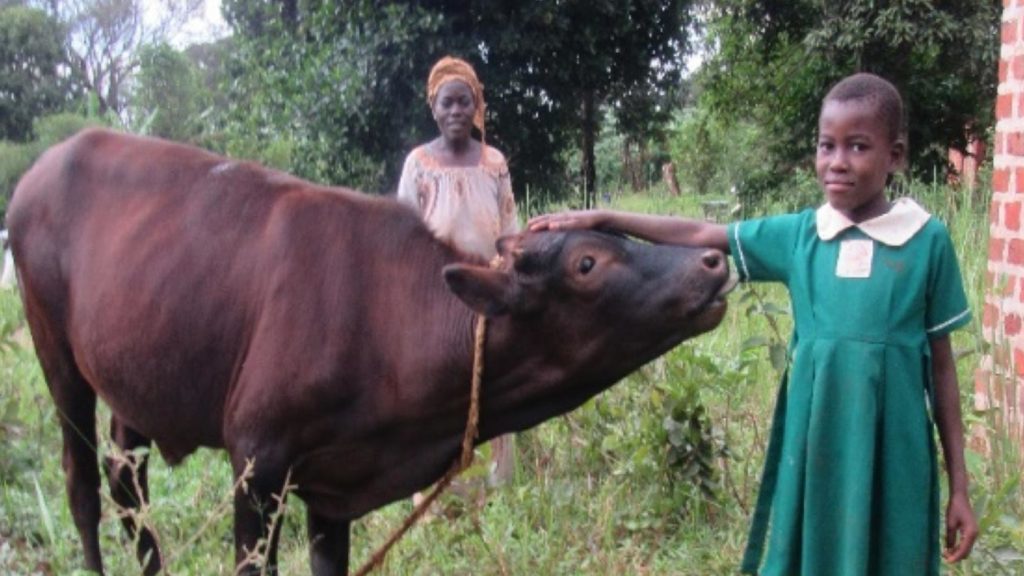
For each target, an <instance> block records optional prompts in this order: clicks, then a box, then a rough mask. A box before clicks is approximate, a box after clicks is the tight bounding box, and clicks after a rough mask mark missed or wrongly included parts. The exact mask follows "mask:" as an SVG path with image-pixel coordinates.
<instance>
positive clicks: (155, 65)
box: [132, 43, 209, 142]
mask: <svg viewBox="0 0 1024 576" xmlns="http://www.w3.org/2000/svg"><path fill="white" fill-rule="evenodd" d="M136 82H137V88H136V89H135V90H134V94H133V98H132V106H133V108H134V109H135V111H136V112H137V116H138V118H137V121H138V122H139V124H140V125H145V127H146V130H144V131H145V132H147V133H149V134H152V135H154V136H159V137H161V138H168V139H170V140H177V141H180V142H193V141H195V140H196V138H197V137H198V136H199V135H200V133H201V131H202V124H201V117H202V115H203V111H204V109H205V108H206V103H207V101H208V100H209V98H208V97H207V94H206V92H205V90H204V87H203V85H202V84H201V83H200V79H199V74H198V72H197V70H196V69H195V66H193V64H192V63H191V62H190V61H189V59H188V57H186V56H185V55H184V54H182V53H181V52H178V51H177V50H175V49H174V48H172V47H171V46H170V45H168V44H166V43H162V44H156V45H153V46H145V47H143V48H142V49H141V50H140V52H139V72H138V75H137V78H136Z"/></svg>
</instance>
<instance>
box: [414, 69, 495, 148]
mask: <svg viewBox="0 0 1024 576" xmlns="http://www.w3.org/2000/svg"><path fill="white" fill-rule="evenodd" d="M451 80H461V81H462V82H465V83H466V85H467V86H469V90H470V92H472V93H473V103H474V104H476V113H475V114H474V115H473V126H476V129H477V130H479V131H480V138H481V140H482V139H483V137H484V108H485V107H486V104H484V86H483V84H481V83H480V80H479V79H477V77H476V71H475V70H473V67H472V66H470V65H469V62H466V61H465V60H462V59H460V58H452V57H451V56H445V57H444V58H441V59H440V60H438V61H437V63H436V64H434V67H433V68H431V69H430V76H429V77H428V78H427V102H428V103H430V107H431V108H433V107H434V100H435V99H437V92H438V91H439V90H440V89H441V86H442V85H443V84H444V83H445V82H448V81H451Z"/></svg>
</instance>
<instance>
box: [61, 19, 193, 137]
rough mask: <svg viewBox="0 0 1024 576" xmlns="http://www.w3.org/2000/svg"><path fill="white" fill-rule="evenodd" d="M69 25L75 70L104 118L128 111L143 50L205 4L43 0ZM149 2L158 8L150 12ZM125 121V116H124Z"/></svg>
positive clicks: (70, 57) (68, 44)
mask: <svg viewBox="0 0 1024 576" xmlns="http://www.w3.org/2000/svg"><path fill="white" fill-rule="evenodd" d="M43 1H44V2H45V3H46V4H47V6H48V7H49V9H50V11H51V13H52V14H54V15H56V16H57V17H58V19H59V20H60V21H61V22H62V23H64V25H65V27H66V29H67V32H68V36H67V40H66V45H65V48H66V50H67V54H68V60H69V62H70V65H71V67H72V70H73V71H74V72H75V73H76V74H77V76H78V78H79V79H80V81H81V82H82V83H83V84H84V85H85V86H86V88H87V89H88V91H89V92H90V93H91V94H92V95H94V96H95V97H96V99H97V102H98V104H99V112H100V114H106V113H107V112H108V111H109V112H113V113H114V114H117V115H120V114H122V113H124V111H125V102H126V98H125V94H124V86H125V83H126V82H127V81H128V79H129V78H130V77H131V75H132V74H133V73H134V72H135V71H136V69H137V68H138V65H139V49H140V48H141V47H142V46H145V45H147V44H156V43H159V42H162V41H164V40H166V39H167V38H168V35H169V34H170V32H171V30H173V29H174V28H175V27H177V26H180V25H181V24H182V23H184V22H185V21H187V20H188V19H189V18H191V17H192V16H193V15H194V14H195V13H196V11H197V10H198V9H199V8H200V7H201V4H202V0H160V1H159V2H158V3H156V4H154V3H153V2H148V3H147V2H146V1H145V0H60V1H58V0H43ZM147 4H148V5H150V7H151V8H152V7H153V6H156V7H158V8H159V9H158V10H153V9H150V10H149V15H151V16H152V18H147V17H146V15H147V10H146V8H147ZM122 119H123V118H122Z"/></svg>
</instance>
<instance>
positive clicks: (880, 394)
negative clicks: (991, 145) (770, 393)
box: [529, 74, 978, 576]
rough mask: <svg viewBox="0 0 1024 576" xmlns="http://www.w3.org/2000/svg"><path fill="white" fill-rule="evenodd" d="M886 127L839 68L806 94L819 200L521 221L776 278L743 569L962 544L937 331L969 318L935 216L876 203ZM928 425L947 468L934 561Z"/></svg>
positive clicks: (968, 522)
mask: <svg viewBox="0 0 1024 576" xmlns="http://www.w3.org/2000/svg"><path fill="white" fill-rule="evenodd" d="M902 126H903V104H902V100H901V98H900V95H899V93H898V92H897V91H896V89H895V87H893V86H892V84H890V83H889V82H887V81H885V80H883V79H882V78H879V77H878V76H874V75H871V74H855V75H853V76H850V77H848V78H846V79H844V80H842V81H840V82H839V83H838V84H836V85H835V86H834V87H833V88H832V90H831V91H829V93H828V94H827V95H826V96H825V99H824V101H823V103H822V107H821V112H820V116H819V120H818V131H819V134H818V149H817V157H816V162H815V164H816V169H817V174H818V182H819V184H820V185H821V187H822V190H823V191H824V193H825V200H826V203H825V204H824V205H823V206H821V207H820V208H818V209H817V210H806V211H804V212H801V213H799V214H789V215H783V216H776V217H769V218H763V219H758V220H751V221H745V222H738V223H735V224H731V225H729V226H722V225H716V224H711V223H707V222H702V221H697V220H689V219H683V218H672V217H659V216H644V215H638V214H629V213H621V212H606V211H592V212H579V213H565V214H555V215H546V216H540V217H538V218H535V219H534V220H532V221H531V222H530V224H529V228H530V229H531V230H545V229H548V230H558V229H565V228H578V227H591V228H608V229H615V230H620V231H623V232H626V233H628V234H632V235H635V236H638V237H641V238H645V239H647V240H650V241H653V242H662V243H676V244H686V245H700V246H712V247H716V248H719V249H722V250H726V251H729V253H730V254H732V257H733V260H734V262H735V265H736V268H737V270H738V272H739V274H740V277H741V279H742V280H747V281H752V280H763V281H776V282H782V283H784V284H785V285H786V287H787V288H788V290H789V293H790V298H791V299H792V307H793V318H794V329H793V335H792V340H791V342H790V347H789V351H790V352H789V354H790V358H789V359H790V363H789V370H788V374H787V377H786V378H784V380H783V382H782V386H781V389H780V391H779V396H778V400H777V404H776V409H775V416H774V422H773V425H772V434H771V439H770V441H769V445H768V451H767V456H766V462H765V468H764V472H763V476H762V483H761V491H760V494H759V497H758V504H757V508H756V510H755V512H754V515H753V519H752V527H751V532H750V538H749V540H748V544H747V551H746V554H745V556H744V560H743V566H742V570H743V572H744V573H748V574H755V573H758V572H760V574H762V575H763V576H793V575H806V576H829V575H841V576H908V575H909V576H918V575H928V576H933V575H937V574H938V573H939V564H940V556H944V557H945V559H946V560H947V561H949V562H956V561H959V560H961V559H963V558H965V557H966V556H967V555H968V554H969V553H970V550H971V547H972V546H973V544H974V540H975V539H976V537H977V534H978V527H977V522H976V520H975V518H974V513H973V511H972V510H971V505H970V502H969V499H968V490H967V472H966V468H965V465H964V447H963V444H964V437H963V424H962V422H961V417H960V397H959V393H958V389H957V378H956V371H955V365H954V362H953V354H952V349H951V346H950V341H949V333H950V332H951V331H952V330H953V329H955V328H958V327H960V326H963V325H964V324H966V323H967V322H968V321H969V320H970V311H969V309H968V307H967V300H966V297H965V295H964V291H963V287H962V282H961V279H960V271H959V267H958V264H957V261H956V256H955V254H954V252H953V245H952V242H951V240H950V238H949V234H948V232H947V230H946V228H945V226H944V225H943V224H942V223H940V222H939V221H938V220H936V219H934V218H932V217H931V216H930V215H929V214H928V213H927V212H925V211H924V209H923V208H921V207H920V206H919V205H917V204H916V203H914V202H913V201H911V200H909V199H906V198H903V199H900V200H897V201H895V202H890V201H889V200H887V199H886V194H885V187H886V183H887V181H888V179H889V177H890V175H891V174H892V173H893V172H895V171H896V170H898V169H900V167H901V165H902V163H903V161H904V158H905V155H906V144H905V140H904V138H903V130H902ZM932 418H934V421H935V424H936V426H937V428H938V432H939V438H940V441H941V443H942V448H943V454H944V457H945V462H946V468H947V472H948V478H949V501H948V503H947V506H946V535H945V551H944V553H943V552H942V551H941V550H940V543H939V532H940V529H939V486H938V480H937V479H938V463H937V461H936V454H935V447H934V443H933V439H932V438H933V437H932V430H931V419H932ZM769 524H770V526H771V530H770V534H768V532H769V530H768V528H769ZM766 535H768V550H767V554H766V555H765V558H764V563H763V565H762V564H761V556H762V550H763V548H764V540H765V537H766Z"/></svg>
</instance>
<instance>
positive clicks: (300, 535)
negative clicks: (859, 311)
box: [0, 183, 1024, 576]
mask: <svg viewBox="0 0 1024 576" xmlns="http://www.w3.org/2000/svg"><path fill="white" fill-rule="evenodd" d="M901 193H906V194H909V195H912V196H914V197H915V198H917V199H918V200H919V201H921V202H922V203H923V204H924V205H925V206H927V207H928V208H929V209H930V210H932V211H933V212H935V213H936V214H938V215H939V216H940V217H941V218H943V219H944V220H945V221H946V222H947V223H948V224H949V225H950V229H951V232H952V235H953V238H954V242H955V244H956V247H957V250H958V253H959V255H960V258H961V265H962V272H963V276H964V280H965V285H966V286H967V289H968V292H969V297H970V300H971V304H972V308H973V309H974V310H975V311H976V317H975V321H974V323H973V324H972V325H971V326H970V328H968V329H965V330H961V331H958V332H957V333H955V335H954V340H953V341H954V347H955V350H956V352H957V358H958V372H959V376H960V383H961V388H962V390H963V407H964V411H965V415H966V418H967V420H968V424H969V425H971V426H972V427H975V428H976V429H980V430H982V431H984V432H985V434H986V436H987V437H988V438H989V440H990V446H992V447H993V449H992V451H991V452H990V453H989V454H983V453H981V452H977V451H975V449H973V448H972V451H971V452H970V454H969V455H968V456H969V457H968V464H969V471H970V474H971V480H972V495H973V501H974V503H975V506H976V508H977V509H978V513H979V517H980V518H981V519H982V522H983V526H984V529H985V531H984V534H983V536H982V538H981V540H980V541H979V543H978V545H977V547H976V549H975V553H974V554H973V555H972V557H971V558H970V559H969V560H967V561H966V562H963V563H961V564H959V565H957V566H955V567H954V568H953V569H952V570H951V573H952V574H956V575H974V574H1020V573H1024V560H1022V554H1024V528H1022V524H1021V518H1022V517H1024V516H1022V513H1024V494H1022V490H1021V487H1020V485H1019V484H1018V483H1017V478H1019V475H1020V470H1021V468H1020V459H1019V458H1018V452H1017V450H1016V448H1015V447H1013V446H1012V445H1011V444H1010V443H1009V441H1008V440H1007V438H1008V435H1009V433H1008V431H1007V430H1006V427H1005V424H1004V423H1003V422H1002V421H1001V420H1000V419H999V418H998V416H997V414H995V413H994V412H991V411H976V410H974V404H973V394H972V390H973V382H974V371H975V368H976V367H977V366H978V364H979V362H980V358H981V356H982V354H983V353H984V352H985V350H986V344H985V341H984V339H983V338H982V331H981V326H980V310H981V309H982V308H981V306H982V302H983V297H984V289H985V285H984V279H985V270H986V263H985V257H986V252H987V251H986V250H984V249H982V247H984V246H987V235H988V225H987V206H988V204H987V199H986V198H985V195H984V194H980V195H979V196H976V197H965V196H964V195H963V194H961V193H960V192H958V191H955V190H951V189H949V188H947V187H944V186H935V187H931V186H922V185H919V184H916V183H910V184H907V185H906V186H905V187H904V188H903V189H901ZM709 199H716V200H717V199H722V200H729V201H732V199H730V198H709V197H692V196H689V197H683V198H673V197H669V196H665V195H662V194H655V195H626V196H619V197H616V198H614V199H613V200H612V203H613V205H614V206H616V207H620V208H624V209H629V210H637V211H646V212H657V213H663V214H678V215H691V216H695V215H698V216H699V215H700V214H701V213H702V207H701V204H702V202H704V201H706V200H709ZM533 208H534V210H535V211H541V210H551V209H557V208H558V207H552V206H536V207H533ZM776 208H778V209H781V208H784V207H768V208H765V209H764V210H765V211H777V210H776ZM746 215H748V216H749V215H752V214H749V213H748V214H746ZM787 310H788V301H787V298H786V295H785V293H784V291H783V290H782V289H781V288H779V287H774V286H766V287H758V288H757V291H756V292H750V291H748V290H746V289H743V290H741V291H740V292H739V293H738V294H736V295H734V297H733V298H732V302H731V310H730V312H729V313H728V315H727V316H726V319H725V320H724V322H723V325H722V326H721V327H720V328H719V329H718V330H716V331H714V332H712V333H710V334H706V335H704V336H701V337H699V338H696V339H694V340H691V341H688V342H686V343H684V344H683V345H681V346H679V347H678V348H676V349H675V350H673V351H671V352H670V353H668V354H667V355H665V356H664V357H662V358H660V359H658V360H656V361H654V362H652V363H650V364H649V365H647V366H645V367H643V368H642V369H641V370H639V371H638V372H637V373H635V374H634V375H632V376H630V377H629V378H627V379H625V380H624V381H623V382H622V383H620V384H619V385H617V386H615V387H613V388H612V389H611V390H609V391H608V392H606V393H604V394H602V395H601V396H599V397H597V398H596V399H594V400H592V401H590V402H588V403H587V404H586V405H585V406H583V407H582V408H580V409H579V410H576V411H574V412H573V413H571V414H569V415H566V416H564V417H561V418H557V419H554V420H552V421H550V422H548V423H545V424H543V425H541V426H539V427H537V428H535V429H533V430H530V431H528V432H525V433H522V434H520V435H519V440H518V442H517V447H518V464H517V470H516V474H515V477H514V478H513V479H512V481H511V482H509V483H508V484H507V485H506V486H504V487H502V488H500V489H497V490H494V491H491V492H490V493H489V494H487V497H486V498H484V499H482V500H477V499H463V498H459V497H454V496H446V497H445V498H444V499H443V500H442V504H441V507H440V510H439V514H438V515H437V516H435V517H434V519H433V520H431V521H429V522H426V523H424V524H422V525H421V526H418V527H416V528H414V529H413V530H412V531H411V532H410V534H409V535H408V536H406V538H405V539H403V540H402V541H401V542H399V544H398V545H397V546H396V547H395V549H394V550H393V551H392V553H391V554H390V556H389V557H388V559H387V560H386V562H385V564H384V566H383V568H382V569H381V570H380V573H381V574H388V575H402V576H405V575H442V574H443V575H447V574H457V575H463V574H466V575H469V574H473V575H478V574H484V575H488V574H495V575H505V574H517V575H520V574H536V575H562V574H565V575H577V574H587V575H609V576H611V575H616V576H618V575H621V574H640V575H643V574H659V575H660V574H665V575H681V576H687V575H693V576H697V575H701V576H706V575H719V574H722V575H725V574H735V573H736V568H737V566H738V564H739V559H740V555H741V554H742V549H743V545H744V542H745V538H746V532H747V527H748V521H749V514H750V510H751V508H752V505H753V501H754V496H755V494H756V491H757V488H758V481H759V475H760V469H761V463H762V461H763V458H764V449H765V443H766V440H767V435H768V432H767V431H768V426H769V424H770V418H771V411H772V407H773V405H774V402H775V394H776V391H777V383H778V378H779V373H778V366H777V365H776V364H774V363H773V354H772V351H773V346H777V345H778V344H779V342H780V341H782V340H784V338H785V336H786V335H787V334H788V329H789V318H788V313H787ZM21 324H22V320H21V310H20V305H19V303H18V300H17V298H16V296H15V295H14V294H13V293H10V292H3V293H0V327H2V326H8V329H7V331H6V332H3V331H2V330H0V342H8V343H11V345H8V346H0V440H2V444H0V446H3V447H2V448H0V574H61V575H63V574H74V573H75V570H76V568H77V567H79V566H80V565H81V552H80V547H79V544H78V536H77V533H76V532H75V529H74V526H73V524H72V522H71V519H70V515H69V513H68V509H67V505H66V499H65V496H64V488H63V473H62V471H61V469H60V439H59V433H58V428H57V421H56V417H55V415H54V411H53V407H52V404H51V402H50V400H49V397H48V394H47V392H46V387H45V384H44V383H43V381H42V379H41V376H40V372H39V369H38V366H37V364H36V361H35V358H34V356H33V355H32V353H31V350H30V345H29V344H28V341H27V339H26V338H25V335H24V332H23V328H20V326H21ZM773 324H774V326H773ZM467 386H468V383H467ZM102 421H103V420H102V419H101V422H102ZM99 449H100V451H101V452H104V453H106V452H109V450H110V449H109V442H108V441H107V440H104V441H102V442H101V446H100V447H99ZM150 465H151V469H150V486H151V490H152V505H151V506H150V508H149V510H148V512H147V514H148V517H147V518H146V522H147V523H149V524H150V525H152V526H153V527H154V529H155V530H156V532H157V534H158V535H159V538H160V541H161V544H162V546H163V550H164V555H165V558H167V559H168V560H169V566H168V573H170V574H188V575H192V574H195V575H203V576H205V575H228V574H232V572H233V543H232V533H231V512H230V506H226V505H225V504H226V503H229V502H230V496H231V490H232V480H231V477H230V469H229V466H228V464H227V461H226V459H225V457H224V455H223V454H222V453H218V452H212V451H200V452H199V453H197V454H195V455H193V456H192V457H191V458H190V459H188V460H187V461H186V462H185V463H184V464H182V465H181V466H179V467H178V468H177V469H175V470H173V471H171V470H169V469H168V468H167V467H166V466H165V465H164V464H163V462H162V460H161V459H160V458H159V457H153V458H152V459H151V464H150ZM104 492H105V489H104ZM410 509H411V505H410V503H409V502H407V501H403V502H398V503H395V504H393V505H391V506H388V507H386V508H384V509H382V510H379V511H377V512H375V513H372V514H369V515H367V516H366V517H365V518H363V519H361V520H360V521H359V522H357V523H356V524H355V525H354V527H353V534H352V543H353V548H352V556H353V558H352V565H353V567H355V566H356V565H357V564H360V563H361V562H362V561H363V560H364V559H366V558H368V557H369V555H370V554H371V553H372V551H373V550H374V548H375V546H376V545H377V544H379V543H381V542H383V541H384V540H385V539H386V538H387V536H388V535H389V534H390V531H391V530H392V529H393V528H394V527H395V526H397V525H398V523H399V522H400V521H401V519H402V518H403V517H404V515H405V514H407V513H408V512H409V511H410ZM303 514H304V510H303V506H302V504H301V502H300V501H299V500H297V499H294V498H293V499H291V500H290V501H289V508H288V509H287V511H286V512H285V514H284V516H283V518H281V521H282V522H283V525H284V527H283V532H282V549H281V554H280V557H281V564H282V565H281V571H282V573H284V574H306V573H308V571H309V569H308V563H307V557H308V556H307V548H306V545H307V542H306V536H305V530H304V517H303ZM101 531H102V543H101V544H102V546H103V549H104V553H105V561H106V564H107V567H108V570H109V573H111V574H118V575H120V574H136V573H138V564H137V563H136V560H135V557H134V552H133V549H134V548H133V546H132V545H131V543H130V542H126V541H125V539H124V536H123V535H122V531H121V529H120V525H119V522H118V520H117V518H116V515H115V512H114V507H113V503H112V502H111V501H110V499H109V498H104V519H103V522H102V525H101Z"/></svg>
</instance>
